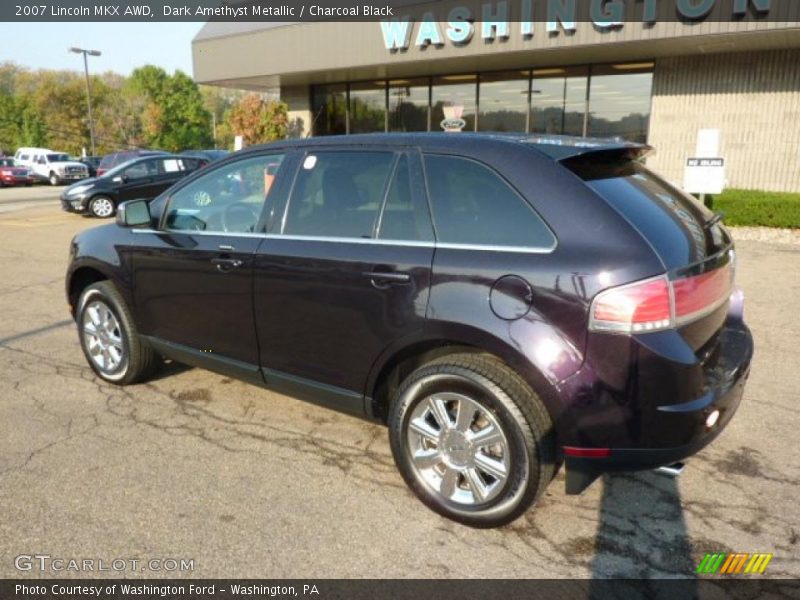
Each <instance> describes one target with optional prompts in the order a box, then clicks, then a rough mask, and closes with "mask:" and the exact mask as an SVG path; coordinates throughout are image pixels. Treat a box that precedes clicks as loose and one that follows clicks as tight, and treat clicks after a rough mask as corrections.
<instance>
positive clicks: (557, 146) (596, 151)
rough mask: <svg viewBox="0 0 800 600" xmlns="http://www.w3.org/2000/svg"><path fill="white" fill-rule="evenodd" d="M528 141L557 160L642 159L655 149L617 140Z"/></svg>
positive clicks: (532, 139) (534, 139)
mask: <svg viewBox="0 0 800 600" xmlns="http://www.w3.org/2000/svg"><path fill="white" fill-rule="evenodd" d="M526 142H529V143H532V144H535V147H536V149H537V150H539V151H540V152H542V153H543V154H545V155H547V156H549V157H550V158H552V159H555V160H557V161H562V162H563V161H566V160H569V159H574V158H578V157H589V156H591V157H592V158H598V159H603V158H605V159H610V158H615V159H619V158H627V159H630V160H640V159H642V158H644V157H645V156H647V155H648V154H650V153H651V152H652V151H653V147H652V146H648V145H647V144H635V143H633V142H624V141H617V140H591V139H587V140H582V139H569V140H568V141H567V142H562V141H561V140H558V141H557V142H555V143H554V140H553V139H552V138H551V137H543V138H529V139H527V140H526Z"/></svg>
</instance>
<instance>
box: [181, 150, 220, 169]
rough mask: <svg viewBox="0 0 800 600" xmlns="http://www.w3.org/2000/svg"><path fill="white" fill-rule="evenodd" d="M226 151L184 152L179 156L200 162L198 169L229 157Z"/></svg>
mask: <svg viewBox="0 0 800 600" xmlns="http://www.w3.org/2000/svg"><path fill="white" fill-rule="evenodd" d="M230 154H231V153H230V152H228V151H227V150H184V151H183V152H181V156H190V157H192V158H196V159H198V160H199V161H200V167H205V166H206V165H209V164H211V163H213V162H216V161H218V160H222V159H223V158H226V157H228V156H230Z"/></svg>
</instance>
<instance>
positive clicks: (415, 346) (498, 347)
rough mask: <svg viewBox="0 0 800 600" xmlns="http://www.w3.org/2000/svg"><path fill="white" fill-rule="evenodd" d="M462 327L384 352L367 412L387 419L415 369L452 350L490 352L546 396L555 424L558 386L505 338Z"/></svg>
mask: <svg viewBox="0 0 800 600" xmlns="http://www.w3.org/2000/svg"><path fill="white" fill-rule="evenodd" d="M469 329H470V331H461V329H460V328H457V329H455V330H453V331H450V332H448V335H429V336H427V337H425V338H420V339H415V340H412V341H407V342H406V343H404V344H402V345H400V346H395V347H393V348H392V349H390V350H389V351H386V352H384V354H383V355H382V357H381V358H379V360H378V361H376V364H375V366H374V367H373V369H372V371H371V372H370V376H369V379H368V382H367V387H366V390H365V391H366V397H367V406H366V407H365V408H366V412H367V415H368V416H369V417H371V418H374V419H376V420H379V421H381V422H384V423H385V422H386V418H387V415H388V410H389V403H390V402H391V399H392V397H393V396H394V392H395V391H396V390H397V389H398V388H399V386H400V383H401V382H402V381H403V379H404V378H405V377H406V376H408V375H409V374H410V373H411V372H412V371H414V370H415V369H417V368H418V367H420V366H422V365H423V364H425V363H428V362H430V361H431V360H434V359H436V358H441V357H443V356H447V355H450V354H461V353H476V354H488V355H490V356H493V357H494V358H496V359H498V360H499V361H501V362H503V363H504V364H506V365H507V366H508V367H510V368H511V369H513V370H515V371H516V372H517V373H518V374H519V375H520V376H521V377H522V378H523V379H524V380H525V382H526V383H527V384H528V385H529V386H530V387H531V389H533V391H534V392H535V393H536V394H537V395H538V396H539V397H540V398H541V399H542V402H543V403H544V405H545V407H546V408H547V411H548V413H549V414H550V418H551V419H552V422H553V423H554V424H557V423H558V422H559V419H558V417H559V415H560V414H561V413H562V412H563V404H562V403H561V401H560V399H559V396H558V393H557V390H556V387H555V385H554V384H553V382H551V381H548V379H547V378H546V377H545V376H544V375H543V374H542V372H541V371H539V370H538V369H537V368H536V367H535V366H534V365H532V364H531V362H530V361H529V360H527V359H526V357H525V356H524V355H522V354H521V353H520V352H518V351H517V350H516V349H514V348H512V347H511V346H509V345H508V344H505V343H504V342H503V341H502V340H499V339H497V338H494V336H489V335H488V334H486V333H485V332H484V333H482V334H481V332H476V331H472V330H471V328H469Z"/></svg>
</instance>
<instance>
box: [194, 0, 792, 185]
mask: <svg viewBox="0 0 800 600" xmlns="http://www.w3.org/2000/svg"><path fill="white" fill-rule="evenodd" d="M616 2H620V0H616ZM567 4H569V3H567ZM593 4H595V3H593ZM609 4H610V5H613V4H614V2H609V3H607V4H606V5H605V6H606V9H607V10H608V11H609V12H606V13H602V14H595V13H591V14H589V15H588V16H589V17H591V20H585V21H582V20H576V19H577V18H580V15H575V14H569V13H568V12H563V6H564V4H562V3H560V2H548V3H547V4H545V5H544V7H543V8H542V10H543V12H542V13H541V14H538V13H536V14H534V13H532V12H530V10H531V7H532V5H533V2H532V0H521V2H519V4H515V3H514V2H513V1H512V0H506V1H495V2H487V1H486V0H484V1H482V2H473V3H470V2H458V3H451V2H447V3H443V2H437V3H432V4H428V5H418V4H415V6H414V7H412V8H413V9H414V11H413V13H412V14H410V15H409V16H405V17H400V18H395V19H390V20H387V21H384V22H344V21H328V22H316V23H297V24H290V23H271V24H265V23H247V24H241V23H236V24H234V23H209V24H207V25H206V26H205V27H204V28H203V30H201V32H200V33H199V34H198V36H197V37H196V38H195V40H194V42H193V56H194V71H195V79H196V80H197V81H198V83H203V84H210V85H220V86H227V87H233V88H240V89H250V90H255V91H259V92H271V93H274V94H276V95H279V96H280V98H281V99H283V100H284V101H286V102H287V103H288V105H289V109H290V117H291V119H292V121H293V127H292V131H293V133H294V135H331V134H348V133H366V132H377V131H380V132H383V131H390V132H391V131H441V130H442V129H443V128H448V129H460V130H465V131H511V132H531V133H550V134H570V135H579V136H596V137H622V138H625V139H629V140H633V141H638V142H646V143H649V144H650V145H652V146H654V147H655V149H656V152H655V154H654V155H652V156H651V157H650V158H649V159H648V164H649V165H650V166H652V167H653V168H655V169H656V170H658V171H659V172H660V173H662V174H663V175H665V176H666V177H667V178H668V179H670V180H672V181H674V182H676V183H678V184H680V182H681V181H682V178H683V169H684V165H685V163H686V160H687V158H689V157H692V156H694V154H695V147H696V142H697V136H698V132H699V131H700V130H701V129H718V130H719V132H720V147H719V154H720V156H722V157H724V158H725V161H726V176H727V179H728V185H729V186H730V187H737V188H746V189H761V190H771V191H800V21H799V20H800V2H796V1H794V0H782V1H780V0H771V1H770V0H761V1H758V0H749V1H743V0H741V1H740V0H720V1H718V2H710V0H709V2H705V3H704V4H705V5H708V6H710V7H711V8H710V9H709V11H708V12H707V13H706V14H703V15H699V14H694V15H691V17H692V18H688V17H687V15H686V14H681V11H682V10H684V9H685V10H689V9H690V8H691V7H692V6H697V5H698V3H697V2H694V3H686V2H685V1H684V0H667V1H666V2H663V1H662V2H661V3H660V4H658V5H655V4H653V7H654V9H653V12H652V13H648V12H647V10H648V9H647V6H649V5H650V4H651V3H650V2H648V1H647V0H644V1H642V0H637V2H636V3H633V4H632V3H628V5H623V4H620V5H619V7H620V10H623V9H624V10H625V12H620V13H619V14H615V13H614V12H613V11H611V10H610V9H609V8H608V5H609ZM700 4H703V3H700ZM587 6H588V4H587ZM599 6H603V3H600V4H599ZM626 6H627V7H626ZM559 7H561V10H557V9H559ZM551 9H552V10H551ZM737 10H738V11H739V12H737ZM526 11H527V12H526ZM676 15H677V16H676ZM523 17H524V18H523ZM531 17H535V18H533V19H532V18H531ZM778 19H780V20H778Z"/></svg>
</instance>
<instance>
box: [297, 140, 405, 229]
mask: <svg viewBox="0 0 800 600" xmlns="http://www.w3.org/2000/svg"><path fill="white" fill-rule="evenodd" d="M393 162H394V154H392V153H391V152H347V151H344V152H319V153H315V154H309V155H307V156H306V157H305V159H304V161H303V164H302V165H301V166H300V171H299V173H298V175H297V181H296V182H295V186H294V191H293V192H292V197H291V200H290V202H289V212H288V214H287V217H286V225H285V227H284V231H283V233H284V234H288V235H314V236H327V237H357V238H371V237H372V231H373V228H374V226H375V221H376V219H377V217H378V213H379V212H380V209H381V205H382V203H383V196H384V191H385V189H386V187H385V186H386V180H387V179H388V177H389V173H390V171H391V168H392V164H393Z"/></svg>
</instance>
